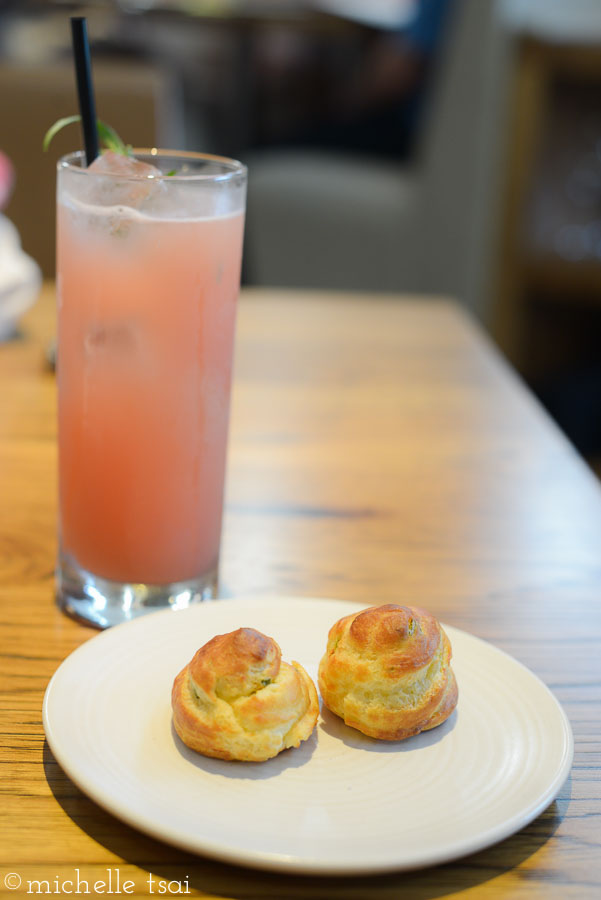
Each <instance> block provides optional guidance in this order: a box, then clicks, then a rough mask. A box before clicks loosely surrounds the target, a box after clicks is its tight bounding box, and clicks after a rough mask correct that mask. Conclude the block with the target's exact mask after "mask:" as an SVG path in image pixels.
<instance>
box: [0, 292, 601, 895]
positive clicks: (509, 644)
mask: <svg viewBox="0 0 601 900" xmlns="http://www.w3.org/2000/svg"><path fill="white" fill-rule="evenodd" d="M53 328H54V324H53V307H52V290H51V288H50V287H47V288H46V289H45V291H44V295H43V297H42V300H41V301H40V303H39V304H38V305H37V306H36V307H35V308H34V310H33V311H32V312H31V314H30V315H28V316H27V317H26V319H25V320H24V336H23V339H22V340H19V341H14V342H11V343H8V344H4V345H2V346H0V488H1V493H0V497H1V518H0V523H1V524H0V542H1V543H0V601H1V604H2V609H1V621H2V630H1V635H2V637H1V642H2V650H3V652H4V661H3V663H2V701H3V703H2V706H3V710H4V721H5V724H4V728H3V737H2V749H1V753H2V757H1V759H2V763H3V768H2V772H3V775H4V777H3V779H2V792H3V794H4V797H3V800H2V819H1V824H0V837H1V846H2V856H1V860H0V862H1V869H0V885H1V887H0V892H2V891H4V893H6V894H7V895H10V896H12V897H14V896H19V892H18V891H15V890H10V889H9V888H10V885H5V884H4V876H5V875H6V874H7V873H17V874H18V875H19V876H20V877H21V878H22V880H23V881H22V884H23V885H24V886H25V885H26V881H27V879H49V880H50V881H51V884H52V883H53V879H54V878H58V879H59V880H61V879H67V878H69V877H73V874H74V870H75V868H76V867H77V868H78V869H79V870H80V873H81V877H82V878H89V879H90V880H91V881H95V880H98V879H102V878H106V877H107V869H112V870H113V872H114V871H115V870H116V869H118V870H119V874H120V877H121V879H122V881H123V880H125V879H131V880H133V881H134V883H135V885H136V891H137V893H134V894H133V895H131V896H137V897H147V896H149V889H148V882H147V879H148V874H149V873H152V874H153V876H155V877H157V878H162V879H175V880H179V881H182V882H183V880H184V879H185V878H186V877H188V880H189V886H190V892H191V893H193V894H196V895H200V896H205V897H231V898H296V897H318V898H344V900H347V898H380V897H382V898H392V897H400V896H402V897H408V898H409V897H410V898H423V897H424V898H425V897H439V896H441V895H446V894H453V895H457V894H461V895H462V896H468V895H469V896H473V897H482V896H490V897H508V898H512V900H515V898H521V897H544V898H549V897H551V898H561V900H565V898H572V897H582V898H591V897H593V896H599V891H601V867H600V862H599V859H600V853H599V838H600V837H601V830H600V828H599V824H600V819H601V790H600V786H599V771H600V766H601V759H600V753H599V749H600V736H599V724H600V722H601V704H600V696H599V695H600V691H599V685H600V681H601V666H600V658H601V654H600V638H601V604H600V602H599V600H600V597H601V493H600V491H599V488H598V485H597V483H596V480H595V478H594V477H593V475H592V474H591V473H590V472H589V471H588V469H587V468H586V466H585V465H584V463H583V462H582V461H581V460H580V459H579V458H578V457H577V456H576V454H575V453H574V452H573V450H572V449H571V448H570V446H569V445H568V444H567V442H566V441H565V440H564V439H563V438H562V436H561V435H560V434H559V433H558V431H557V430H556V428H555V427H554V426H553V425H552V424H551V423H550V421H549V420H548V418H547V417H546V415H545V414H544V413H543V412H542V411H541V409H540V408H539V407H538V406H537V404H536V402H535V401H534V400H533V399H532V397H531V396H530V395H529V394H528V393H527V392H526V391H525V390H524V388H523V386H522V385H521V383H520V382H519V381H518V380H517V379H516V377H515V376H514V375H513V374H512V373H511V371H509V370H508V368H507V367H506V366H505V364H504V363H503V362H502V361H501V360H500V359H499V357H498V356H497V354H496V353H495V351H494V350H493V348H492V347H491V346H490V345H489V344H488V343H487V341H486V340H485V339H484V338H483V337H482V335H481V334H479V333H478V331H477V329H476V328H475V327H474V326H473V325H472V324H471V323H470V322H469V321H467V320H466V318H465V317H464V315H463V314H462V313H461V312H460V311H459V310H458V309H457V308H456V307H455V306H454V305H452V304H450V303H446V302H442V301H428V300H424V299H411V298H389V299H381V298H374V297H351V296H336V295H330V296H328V295H324V294H304V295H303V294H299V295H294V294H284V293H283V292H273V293H267V292H264V291H255V292H252V293H251V292H247V294H246V295H245V296H244V298H243V301H242V303H241V310H240V319H239V340H238V352H237V368H236V380H235V390H234V405H233V423H232V434H231V453H230V468H229V489H228V503H227V515H226V520H225V529H224V549H223V565H222V575H223V578H222V583H223V590H224V593H228V594H248V593H257V592H263V593H278V594H285V595H304V596H315V597H320V596H321V597H326V596H332V597H339V598H343V599H347V600H356V601H358V603H361V604H363V605H367V604H371V603H374V602H381V601H402V602H411V603H414V604H417V605H423V606H425V607H427V608H429V609H431V610H432V611H433V612H434V613H436V614H437V615H438V616H439V617H440V618H442V619H444V620H445V621H446V622H448V623H449V624H452V625H456V626H458V627H460V628H464V629H466V630H469V631H471V632H473V633H474V634H477V635H480V636H481V637H483V638H486V639H488V640H490V641H492V642H493V643H495V644H497V645H498V646H500V647H502V648H504V649H505V650H507V651H509V652H510V653H512V654H513V655H514V656H516V657H517V658H518V659H520V660H521V661H522V662H524V663H525V664H526V665H528V666H529V667H530V668H531V669H532V670H533V671H535V672H536V673H537V674H538V675H539V676H540V677H541V678H542V679H543V680H544V681H545V682H546V683H547V684H548V685H549V687H550V688H551V689H552V690H553V691H554V692H555V694H556V695H557V697H558V698H559V699H560V701H561V702H562V703H563V704H564V707H565V709H566V711H567V713H568V715H569V717H570V719H571V722H572V726H573V729H574V734H575V739H576V755H575V761H574V767H573V770H572V774H571V777H570V779H569V780H568V782H567V783H566V785H565V786H564V788H563V790H562V791H561V794H560V796H559V798H558V799H557V801H556V802H554V803H553V804H551V806H550V807H549V808H548V809H547V810H546V812H544V813H543V814H542V815H541V816H540V817H539V818H538V819H537V820H536V821H535V822H533V823H532V824H531V825H530V826H529V827H527V828H525V829H524V830H522V831H521V832H520V833H518V834H516V835H514V836H513V837H511V838H509V839H508V840H506V841H504V842H503V843H501V844H499V845H498V846H496V847H493V848H491V849H489V850H486V851H483V852H481V853H478V854H476V855H473V856H471V857H469V858H466V859H463V860H460V861H458V862H457V863H455V864H453V865H448V866H444V867H441V868H436V869H432V870H429V871H422V872H417V873H413V874H399V875H387V876H382V877H371V878H353V879H346V880H345V879H341V878H333V879H327V878H323V879H321V878H314V877H312V878H303V877H296V878H293V877H284V876H281V875H275V874H269V873H261V872H256V871H250V870H244V869H238V868H235V867H229V866H227V865H223V864H220V863H217V862H213V861H211V860H209V859H202V858H196V857H194V856H191V855H189V854H186V853H183V852H180V851H178V850H176V849H173V848H171V847H169V846H167V845H163V844H161V843H158V842H156V841H154V840H152V839H150V838H148V837H145V836H144V835H142V834H139V833H138V832H136V831H134V830H133V829H131V828H129V827H127V826H126V825H123V824H121V822H119V821H118V820H117V819H114V818H113V817H112V816H111V815H109V814H108V813H105V812H104V811H103V810H101V809H100V808H99V807H98V806H96V805H95V804H94V803H93V802H91V801H90V800H88V799H87V797H85V796H84V795H83V794H82V793H80V792H79V790H77V789H76V788H75V787H74V785H73V784H72V783H71V782H70V780H69V779H68V778H67V777H66V776H65V775H64V774H63V773H62V771H61V770H60V769H59V767H58V765H57V764H56V762H55V761H54V759H53V756H52V753H51V752H50V750H49V748H48V747H47V745H46V744H45V742H44V732H43V729H42V722H41V704H42V696H43V693H44V689H45V687H46V685H47V683H48V680H49V678H50V676H51V675H52V673H53V672H54V670H55V669H56V668H57V666H58V664H59V663H60V661H61V660H62V659H64V658H65V656H67V654H68V653H69V652H70V651H71V650H73V649H74V648H75V647H77V646H78V645H79V644H81V643H82V642H83V641H85V640H87V639H88V638H90V637H91V636H92V635H93V634H94V633H95V632H94V631H93V630H91V629H89V628H87V627H85V626H82V625H79V624H77V623H76V622H74V621H71V620H70V619H68V618H66V617H65V616H64V615H63V614H62V613H61V612H59V611H58V609H57V608H56V606H55V605H54V602H53V565H54V556H55V549H56V547H55V524H56V521H55V520H56V499H55V495H56V485H55V465H56V447H55V420H54V415H55V385H54V378H53V376H52V374H51V373H50V372H49V371H47V369H46V368H45V365H44V349H45V346H46V341H47V339H48V337H49V336H50V335H51V334H52V332H53ZM113 877H115V876H113ZM155 884H156V883H155Z"/></svg>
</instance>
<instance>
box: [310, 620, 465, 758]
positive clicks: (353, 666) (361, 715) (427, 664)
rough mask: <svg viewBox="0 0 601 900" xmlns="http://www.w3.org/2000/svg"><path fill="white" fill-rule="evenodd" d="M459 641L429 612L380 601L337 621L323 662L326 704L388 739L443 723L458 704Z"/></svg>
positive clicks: (359, 726) (367, 731)
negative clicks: (455, 665) (455, 653)
mask: <svg viewBox="0 0 601 900" xmlns="http://www.w3.org/2000/svg"><path fill="white" fill-rule="evenodd" d="M450 659H451V645H450V643H449V639H448V637H447V636H446V634H445V633H444V631H443V630H442V628H441V627H440V624H439V622H438V620H437V619H435V618H434V616H432V615H430V613H427V612H425V611H424V610H422V609H414V608H412V607H409V606H398V605H397V604H395V603H389V604H387V605H386V606H372V607H370V608H369V609H365V610H362V611H360V612H358V613H353V614H351V615H350V616H345V617H344V618H342V619H340V620H339V621H338V622H336V624H335V625H333V626H332V628H331V629H330V632H329V635H328V646H327V650H326V652H325V655H324V656H323V658H322V660H321V662H320V664H319V689H320V691H321V695H322V697H323V700H324V703H325V704H326V706H327V707H328V709H330V710H331V711H332V712H333V713H336V715H337V716H340V717H341V718H342V719H344V721H345V723H346V724H347V725H351V726H352V727H353V728H357V729H358V730H359V731H362V732H363V734H367V735H369V736H370V737H375V738H380V739H382V740H385V741H401V740H404V739H405V738H408V737H411V736H412V735H414V734H419V732H420V731H427V730H428V729H429V728H435V727H436V726H437V725H440V724H441V723H442V722H444V721H445V719H447V718H448V717H449V716H450V715H451V713H452V712H453V710H454V709H455V707H456V705H457V682H456V681H455V676H454V674H453V670H452V669H451V666H450Z"/></svg>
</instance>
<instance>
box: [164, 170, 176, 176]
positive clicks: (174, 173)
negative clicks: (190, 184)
mask: <svg viewBox="0 0 601 900" xmlns="http://www.w3.org/2000/svg"><path fill="white" fill-rule="evenodd" d="M165 175H166V176H167V178H169V177H170V176H171V175H177V169H171V171H170V172H165Z"/></svg>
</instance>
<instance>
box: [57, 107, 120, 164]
mask: <svg viewBox="0 0 601 900" xmlns="http://www.w3.org/2000/svg"><path fill="white" fill-rule="evenodd" d="M74 122H81V116H67V117H66V118H64V119H58V120H57V121H56V122H55V123H54V125H51V126H50V128H49V129H48V131H47V132H46V134H45V135H44V142H43V144H42V147H43V148H44V152H45V151H46V150H47V149H48V147H49V146H50V142H51V141H52V139H53V137H54V136H55V135H56V134H58V132H59V131H62V130H63V128H65V126H66V125H72V124H73V123H74ZM96 130H97V132H98V143H99V144H102V145H103V146H104V147H105V149H106V150H113V151H114V152H115V153H120V154H121V156H131V155H132V146H131V144H125V143H123V141H122V140H121V138H120V137H119V135H118V134H117V132H116V131H115V129H114V128H111V126H110V125H107V124H106V122H103V121H102V120H101V119H96Z"/></svg>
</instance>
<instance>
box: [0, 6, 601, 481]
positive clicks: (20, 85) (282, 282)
mask: <svg viewBox="0 0 601 900" xmlns="http://www.w3.org/2000/svg"><path fill="white" fill-rule="evenodd" d="M74 14H81V15H86V16H87V17H88V30H89V34H90V39H91V44H92V54H93V69H94V78H95V83H96V94H97V97H96V101H97V110H98V115H99V116H100V117H101V118H103V119H105V120H106V121H107V122H109V123H111V124H112V125H113V126H114V127H115V128H116V129H117V131H118V132H119V133H120V134H121V135H122V137H123V138H124V139H125V140H126V141H127V142H129V143H132V144H134V145H138V146H152V145H156V146H162V147H171V148H180V149H191V150H202V151H206V152H213V153H219V154H222V155H229V156H235V157H238V158H240V159H242V160H243V161H244V162H246V163H247V164H248V166H249V171H250V178H249V200H248V217H247V223H248V224H247V237H246V251H245V264H244V273H243V279H244V281H245V283H247V284H256V285H275V286H289V287H312V288H313V287H315V288H327V289H340V290H359V291H373V292H386V291H394V292H405V293H413V294H415V293H418V294H431V293H437V294H441V293H442V294H446V295H450V296H452V297H454V298H456V299H457V300H458V301H459V302H460V303H461V304H462V305H464V306H465V307H466V308H468V309H469V310H470V311H471V313H472V314H473V315H475V316H476V317H477V318H478V319H479V320H480V322H481V323H482V324H483V325H484V327H485V328H486V329H487V331H488V332H489V333H490V335H491V336H492V338H493V340H494V341H495V342H496V343H497V344H498V346H499V347H500V348H501V350H502V351H503V352H504V353H505V354H506V355H507V357H508V358H509V359H510V360H511V362H512V363H513V364H514V365H515V366H516V367H517V369H518V370H519V371H520V373H521V374H522V375H523V377H524V378H525V379H526V380H527V382H528V383H529V384H530V386H531V387H532V388H533V389H534V390H535V392H536V393H537V394H538V396H539V397H540V399H541V400H542V402H543V403H544V404H545V406H546V407H547V408H548V410H549V411H550V412H551V414H552V415H553V416H554V417H555V419H556V421H557V422H558V424H559V425H560V427H561V428H562V429H563V430H564V431H565V432H566V433H567V435H568V436H569V437H570V439H571V440H572V441H573V442H574V443H575V444H576V446H577V447H578V449H579V450H580V451H581V452H582V453H583V455H584V456H585V457H586V458H587V460H588V461H589V462H590V463H591V465H592V466H593V467H595V468H596V469H597V471H600V472H601V465H600V461H601V0H570V2H566V0H363V2H360V0H121V2H89V3H79V4H75V3H67V2H58V0H55V2H51V0H49V2H45V3H43V2H37V3H34V2H27V0H19V2H12V3H11V2H7V0H3V2H2V3H0V151H2V152H3V153H4V154H6V156H7V157H8V158H10V160H12V164H13V167H14V170H15V175H16V179H15V185H14V189H13V191H12V195H11V197H10V200H9V202H8V205H7V206H6V208H5V210H4V212H5V214H6V215H7V216H8V218H9V219H11V220H12V222H13V223H14V224H15V225H16V227H17V229H18V231H19V233H20V236H21V241H22V244H23V249H24V250H25V251H26V253H28V254H29V255H30V256H31V257H33V259H35V260H36V261H37V263H38V264H39V266H40V267H41V269H42V271H43V273H44V275H46V276H48V277H52V276H53V274H54V243H53V233H54V166H55V162H56V159H57V158H58V156H59V155H60V154H61V153H63V152H67V151H69V150H72V149H74V148H75V147H76V146H80V144H81V138H80V136H79V133H78V132H77V129H76V127H75V126H72V127H71V128H70V129H67V130H65V131H64V132H63V133H61V134H60V135H59V136H58V137H57V138H56V139H55V142H54V144H53V146H52V148H51V151H50V152H49V153H47V154H43V153H42V149H41V144H42V137H43V134H44V132H45V131H46V129H47V128H48V127H49V126H50V124H52V122H54V120H55V119H57V118H59V117H61V116H66V115H70V114H72V113H74V112H76V111H77V103H76V95H75V86H74V77H73V69H72V62H71V49H70V28H69V16H70V15H74ZM341 302H343V301H341Z"/></svg>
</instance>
